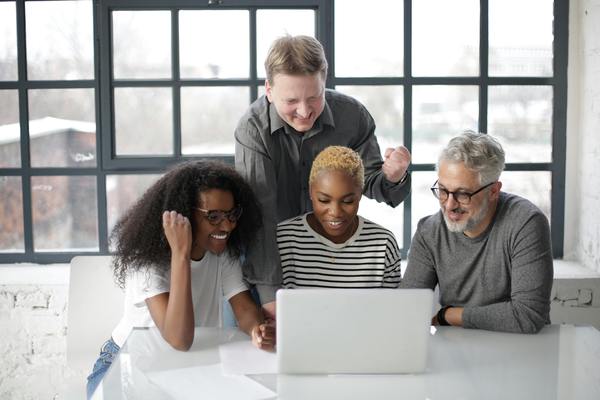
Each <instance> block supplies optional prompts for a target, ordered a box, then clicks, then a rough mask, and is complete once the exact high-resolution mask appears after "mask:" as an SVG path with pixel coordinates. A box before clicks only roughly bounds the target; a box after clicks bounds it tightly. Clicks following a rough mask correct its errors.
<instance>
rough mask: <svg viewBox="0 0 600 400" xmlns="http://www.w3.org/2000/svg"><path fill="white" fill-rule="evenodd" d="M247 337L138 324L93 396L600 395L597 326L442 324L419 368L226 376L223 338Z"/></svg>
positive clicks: (228, 332) (231, 332) (546, 397)
mask: <svg viewBox="0 0 600 400" xmlns="http://www.w3.org/2000/svg"><path fill="white" fill-rule="evenodd" d="M244 340H249V338H248V337H247V336H246V335H245V334H243V333H241V332H239V331H236V330H231V329H216V328H196V335H195V339H194V345H193V346H192V348H191V349H190V351H188V352H179V351H177V350H174V349H172V348H171V347H170V346H169V345H168V344H167V343H166V342H165V341H164V340H163V339H162V338H161V337H160V333H159V332H158V331H157V330H156V329H141V330H134V331H133V332H132V334H131V335H130V337H129V339H128V340H127V343H126V344H125V345H124V346H123V349H122V350H121V352H120V354H119V356H118V358H117V359H115V362H114V363H113V366H112V367H111V368H110V370H109V371H108V373H107V374H106V376H105V378H104V380H103V382H102V383H101V385H100V387H99V388H100V389H99V390H98V391H97V392H96V393H95V394H94V397H93V398H94V399H111V400H113V399H144V400H152V399H175V398H177V399H182V398H198V399H236V400H238V399H244V398H266V399H275V398H277V399H303V400H304V399H311V400H312V399H344V400H348V399H361V400H363V399H368V400H379V399H430V400H436V399H502V400H504V399H512V400H516V399H544V400H550V399H556V400H562V399H569V400H573V399H594V400H598V399H600V331H598V330H596V329H595V328H593V327H575V326H571V325H551V326H547V327H545V328H544V329H543V330H542V331H541V332H540V333H539V334H537V335H521V334H510V333H497V332H487V331H479V330H467V329H462V328H453V327H443V328H440V329H438V330H437V332H436V333H435V334H434V335H433V336H431V340H430V347H429V357H428V366H427V370H426V372H425V373H423V374H418V375H320V376H316V375H309V376H306V375H277V374H262V375H249V376H248V377H249V378H251V379H246V377H231V376H229V377H225V378H227V379H232V378H239V379H240V381H239V382H238V381H230V382H233V383H234V384H232V385H228V384H224V383H222V382H225V381H224V380H222V378H224V377H222V371H221V364H220V363H221V360H220V356H219V344H224V343H230V342H235V341H244ZM241 380H244V381H241ZM257 382H258V383H260V385H259V384H257ZM238 384H239V387H238ZM248 384H249V385H248ZM219 385H221V386H219ZM244 385H245V386H244ZM225 386H226V387H225ZM265 387H266V388H267V389H264V388H265ZM240 388H243V391H242V392H240V391H239V390H242V389H240ZM256 389H259V390H258V391H257V390H256ZM260 389H262V390H263V393H260ZM236 390H238V392H236ZM265 392H267V393H266V394H265ZM240 393H244V394H243V395H240ZM257 396H258V397H257Z"/></svg>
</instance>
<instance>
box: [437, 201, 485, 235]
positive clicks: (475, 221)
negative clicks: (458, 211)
mask: <svg viewBox="0 0 600 400" xmlns="http://www.w3.org/2000/svg"><path fill="white" fill-rule="evenodd" d="M489 208H490V201H489V199H486V200H485V203H483V204H482V205H481V209H480V210H479V212H477V214H475V215H473V216H472V217H470V218H469V219H467V220H466V221H463V222H454V221H451V220H450V219H449V218H448V216H447V215H446V213H445V212H444V210H443V209H442V215H443V216H444V222H446V227H447V228H448V230H449V231H450V232H455V233H464V232H466V231H470V230H473V229H474V228H476V227H477V225H479V224H480V223H481V221H483V219H484V218H485V216H486V215H487V213H488V210H489Z"/></svg>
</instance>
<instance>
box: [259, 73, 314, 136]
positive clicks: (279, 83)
mask: <svg viewBox="0 0 600 400" xmlns="http://www.w3.org/2000/svg"><path fill="white" fill-rule="evenodd" d="M265 88H266V92H267V98H268V99H269V102H271V104H273V105H274V106H275V109H276V110H277V114H279V117H281V119H283V120H284V121H285V122H286V123H287V124H288V125H289V126H291V127H292V128H294V129H295V130H296V131H298V132H300V133H304V132H306V131H308V130H310V129H311V128H312V127H313V125H314V124H315V121H316V120H317V118H318V117H319V115H321V113H322V112H323V108H324V107H325V81H324V80H323V78H322V77H321V74H318V73H317V74H314V75H286V74H276V75H275V76H274V77H273V79H272V82H269V81H266V82H265Z"/></svg>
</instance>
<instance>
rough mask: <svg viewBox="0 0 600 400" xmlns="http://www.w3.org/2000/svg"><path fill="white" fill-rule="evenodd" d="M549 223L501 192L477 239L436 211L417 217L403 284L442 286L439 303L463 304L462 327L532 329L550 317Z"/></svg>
mask: <svg viewBox="0 0 600 400" xmlns="http://www.w3.org/2000/svg"><path fill="white" fill-rule="evenodd" d="M552 278H553V266H552V245H551V241H550V228H549V226H548V220H547V219H546V217H545V216H544V214H543V213H542V212H541V211H540V210H539V209H538V208H537V207H536V206H535V205H533V204H532V203H531V202H530V201H528V200H526V199H524V198H521V197H518V196H515V195H511V194H508V193H504V192H501V194H500V198H499V201H498V206H497V209H496V214H495V216H494V219H493V220H492V222H491V223H490V226H489V227H488V228H487V229H486V230H485V232H483V233H482V234H481V235H479V236H478V237H476V238H469V237H467V236H465V235H464V234H463V233H453V232H450V231H448V229H447V228H446V224H445V222H444V218H443V216H442V213H441V211H440V212H438V213H437V214H434V215H430V216H429V217H425V218H423V219H421V220H420V221H419V224H418V227H417V231H416V233H415V235H414V237H413V239H412V243H411V246H410V251H409V254H408V266H407V270H406V273H405V276H404V277H403V280H402V283H401V287H418V288H431V289H433V288H434V287H435V286H436V284H439V286H440V304H441V305H442V306H444V305H449V306H458V307H464V312H463V326H464V327H465V328H479V329H487V330H494V331H506V332H521V333H536V332H538V331H539V330H540V329H541V328H542V327H543V326H544V324H547V323H550V316H549V313H550V291H551V289H552Z"/></svg>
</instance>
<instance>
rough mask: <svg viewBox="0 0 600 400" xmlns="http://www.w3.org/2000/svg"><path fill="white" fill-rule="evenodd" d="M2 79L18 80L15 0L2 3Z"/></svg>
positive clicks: (0, 34)
mask: <svg viewBox="0 0 600 400" xmlns="http://www.w3.org/2000/svg"><path fill="white" fill-rule="evenodd" d="M0 65H1V67H0V81H16V80H17V76H18V75H17V14H16V9H15V3H14V1H10V2H6V3H0Z"/></svg>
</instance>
